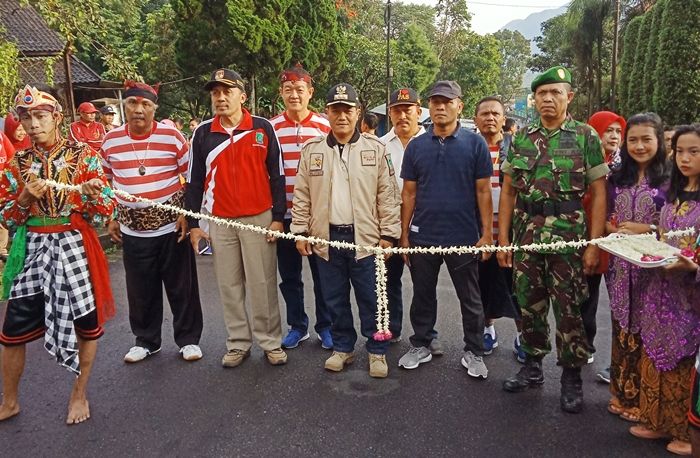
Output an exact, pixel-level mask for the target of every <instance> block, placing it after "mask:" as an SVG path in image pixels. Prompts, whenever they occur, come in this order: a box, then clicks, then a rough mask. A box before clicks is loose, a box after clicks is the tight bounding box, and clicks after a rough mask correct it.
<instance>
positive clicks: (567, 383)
mask: <svg viewBox="0 0 700 458" xmlns="http://www.w3.org/2000/svg"><path fill="white" fill-rule="evenodd" d="M560 405H561V410H563V411H564V412H569V413H579V412H581V410H582V409H583V381H581V368H580V367H565V368H564V370H563V371H562V373H561V398H560Z"/></svg>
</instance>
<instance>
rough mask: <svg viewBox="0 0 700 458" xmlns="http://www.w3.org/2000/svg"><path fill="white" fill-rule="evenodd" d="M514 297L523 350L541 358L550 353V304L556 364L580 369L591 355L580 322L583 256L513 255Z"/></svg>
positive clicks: (583, 291) (584, 288)
mask: <svg viewBox="0 0 700 458" xmlns="http://www.w3.org/2000/svg"><path fill="white" fill-rule="evenodd" d="M513 270H514V277H515V281H514V283H515V285H514V287H515V295H516V297H517V299H518V304H520V308H521V311H522V340H521V344H522V346H523V350H524V351H525V352H526V353H527V354H529V355H531V356H534V357H536V358H542V357H543V356H544V355H546V354H547V353H549V352H550V351H551V349H552V347H551V344H550V341H549V334H550V329H549V323H548V321H547V316H548V315H549V307H550V304H551V305H552V308H553V309H554V320H555V322H556V326H557V330H556V345H557V364H558V365H560V366H563V367H581V366H583V365H585V364H586V362H587V360H588V356H589V354H590V352H589V348H588V343H587V340H586V332H585V330H584V327H583V321H582V319H581V304H583V302H584V301H585V300H586V299H587V298H588V285H587V283H586V277H585V275H584V273H583V252H581V251H579V252H577V253H568V254H561V253H553V254H546V253H527V252H523V251H518V252H515V253H514V255H513Z"/></svg>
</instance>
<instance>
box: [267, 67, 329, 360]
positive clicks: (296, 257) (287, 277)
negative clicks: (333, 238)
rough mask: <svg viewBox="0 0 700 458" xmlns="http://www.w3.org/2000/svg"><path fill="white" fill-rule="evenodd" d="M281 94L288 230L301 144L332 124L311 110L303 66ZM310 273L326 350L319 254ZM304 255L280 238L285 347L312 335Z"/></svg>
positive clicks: (286, 75)
mask: <svg viewBox="0 0 700 458" xmlns="http://www.w3.org/2000/svg"><path fill="white" fill-rule="evenodd" d="M280 95H281V96H282V100H283V101H284V108H285V110H284V112H283V113H282V114H280V115H278V116H275V117H274V118H272V119H270V123H271V124H272V127H274V129H275V133H276V134H277V138H278V139H279V141H280V146H281V148H282V159H283V162H284V175H285V181H286V188H287V213H285V215H284V230H285V231H286V232H289V226H290V225H291V223H292V212H291V208H292V198H293V197H294V183H295V182H296V176H297V167H298V166H299V157H300V156H301V147H302V145H303V144H304V142H306V141H307V140H309V139H311V138H314V137H318V136H320V135H326V134H327V133H328V132H329V131H330V129H331V127H330V124H328V121H327V120H326V118H324V117H322V116H321V115H319V114H318V113H314V112H313V111H311V110H309V100H311V97H313V95H314V87H313V83H312V80H311V75H309V73H308V72H307V71H306V70H304V68H303V67H302V66H301V65H299V64H297V65H296V66H294V67H292V68H289V69H287V70H285V71H284V72H283V73H282V74H281V75H280ZM308 260H309V267H310V268H311V276H312V278H313V281H314V301H315V305H316V325H315V326H314V329H315V330H316V333H317V334H318V339H319V340H320V341H321V346H322V347H323V348H325V349H327V350H331V349H332V348H333V338H332V337H331V315H330V311H329V310H328V307H327V306H326V303H325V302H324V301H323V296H322V295H321V285H320V283H321V281H320V280H319V277H318V267H317V259H316V256H314V255H311V256H309V257H308ZM301 266H302V264H301V255H300V254H299V252H298V251H297V248H296V244H295V243H294V241H292V240H279V241H277V267H278V269H279V272H280V277H281V279H282V282H281V283H280V292H281V293H282V297H284V302H285V304H286V306H287V324H288V325H289V332H288V333H287V335H286V336H285V338H284V339H283V340H282V347H283V348H295V347H296V346H297V345H299V342H302V341H304V340H306V339H308V338H309V333H308V332H307V331H308V327H309V317H308V316H307V315H306V312H305V311H304V282H302V280H301Z"/></svg>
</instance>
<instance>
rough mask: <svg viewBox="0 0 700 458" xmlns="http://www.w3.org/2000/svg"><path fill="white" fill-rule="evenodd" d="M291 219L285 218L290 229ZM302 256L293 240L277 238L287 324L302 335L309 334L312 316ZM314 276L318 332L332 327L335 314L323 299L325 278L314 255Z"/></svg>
mask: <svg viewBox="0 0 700 458" xmlns="http://www.w3.org/2000/svg"><path fill="white" fill-rule="evenodd" d="M290 223H291V220H288V219H285V220H284V231H285V232H289V225H290ZM301 258H302V256H301V255H300V254H299V252H298V251H297V248H296V244H295V242H294V241H293V240H287V239H279V240H277V269H278V270H279V272H280V277H281V278H282V282H281V283H280V292H281V293H282V297H284V303H285V304H286V306H287V324H288V325H289V326H290V327H291V328H292V329H296V330H297V331H299V332H301V333H302V334H306V331H307V330H308V328H309V317H308V316H307V315H306V312H305V311H304V282H303V281H302V280H301V267H302V264H301V262H302V261H301ZM308 259H309V267H310V268H311V277H312V279H313V282H314V299H315V302H316V326H314V329H315V330H316V332H317V333H318V332H321V331H323V330H326V329H329V328H330V327H331V314H330V312H329V311H328V307H326V303H325V302H324V301H323V295H322V293H321V280H320V279H319V276H318V261H319V259H318V257H317V256H316V255H314V254H312V255H311V256H308Z"/></svg>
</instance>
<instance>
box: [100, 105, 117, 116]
mask: <svg viewBox="0 0 700 458" xmlns="http://www.w3.org/2000/svg"><path fill="white" fill-rule="evenodd" d="M100 113H101V114H103V115H115V114H117V112H116V110H115V109H114V108H113V107H112V105H105V106H103V107H102V108H100Z"/></svg>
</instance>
